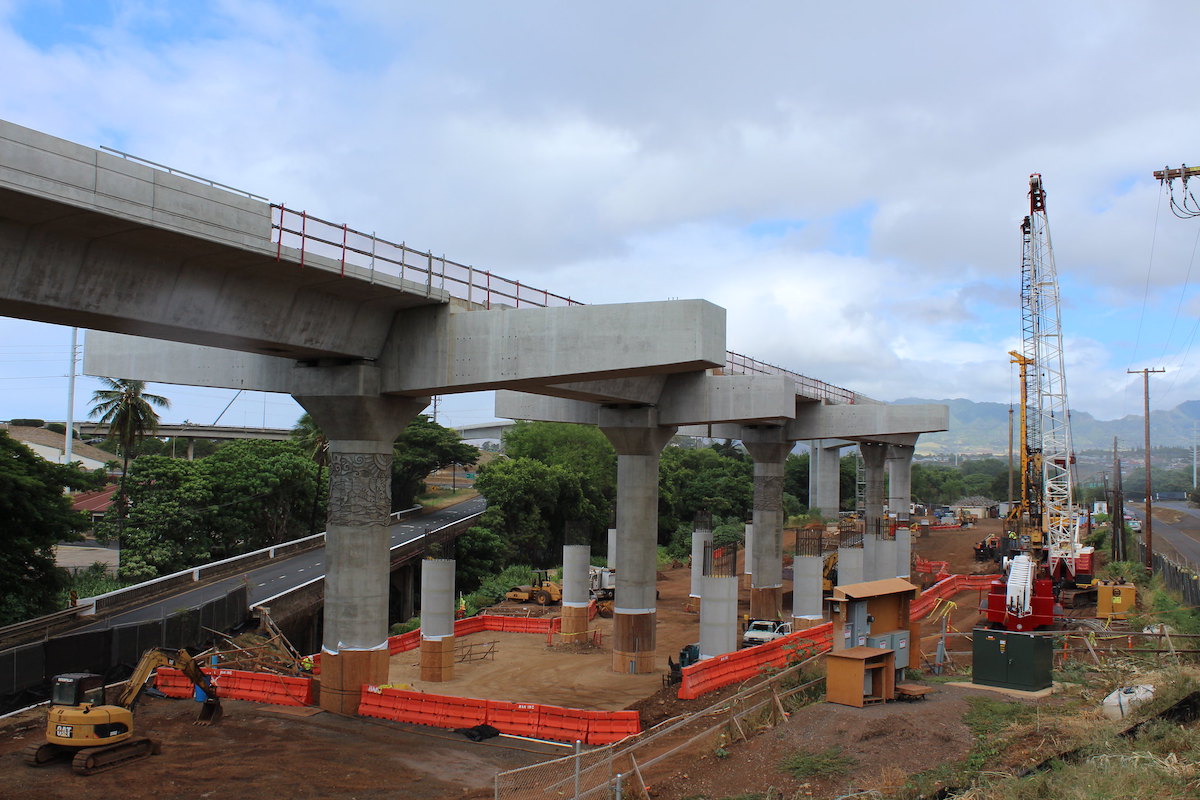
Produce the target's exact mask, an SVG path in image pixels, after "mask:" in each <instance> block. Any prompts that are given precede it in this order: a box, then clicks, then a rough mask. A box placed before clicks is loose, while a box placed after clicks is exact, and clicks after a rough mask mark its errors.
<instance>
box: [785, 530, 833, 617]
mask: <svg viewBox="0 0 1200 800" xmlns="http://www.w3.org/2000/svg"><path fill="white" fill-rule="evenodd" d="M824 555H825V549H824V531H821V530H817V531H801V532H800V533H799V534H798V535H797V539H796V550H795V556H794V558H793V559H792V630H794V631H799V630H803V629H805V628H811V627H812V626H814V625H820V624H821V622H822V619H823V614H824V603H823V600H824V594H823V591H822V589H823V586H822V584H823V583H824V575H823V573H824V571H825V569H824V568H825V557H824Z"/></svg>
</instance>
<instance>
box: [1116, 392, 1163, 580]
mask: <svg viewBox="0 0 1200 800" xmlns="http://www.w3.org/2000/svg"><path fill="white" fill-rule="evenodd" d="M1125 371H1126V372H1127V373H1129V374H1130V375H1133V374H1136V373H1139V372H1140V373H1141V374H1142V399H1143V405H1142V409H1143V414H1144V416H1145V421H1146V573H1147V574H1150V573H1153V572H1154V520H1153V519H1152V518H1151V516H1150V508H1151V502H1150V373H1152V372H1166V370H1165V369H1151V368H1146V369H1127V370H1125Z"/></svg>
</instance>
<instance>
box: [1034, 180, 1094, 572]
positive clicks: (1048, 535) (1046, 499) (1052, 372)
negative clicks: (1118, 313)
mask: <svg viewBox="0 0 1200 800" xmlns="http://www.w3.org/2000/svg"><path fill="white" fill-rule="evenodd" d="M1021 233H1022V240H1023V252H1022V263H1021V310H1022V323H1023V326H1022V327H1023V333H1024V356H1025V358H1026V359H1029V361H1030V364H1031V370H1032V374H1031V375H1030V380H1029V384H1030V385H1029V405H1030V406H1031V407H1030V409H1029V416H1030V425H1029V434H1028V435H1029V436H1030V437H1031V440H1030V441H1029V442H1028V443H1027V444H1028V445H1029V446H1030V447H1031V449H1033V450H1034V451H1035V452H1037V453H1038V454H1039V455H1040V459H1041V482H1042V486H1041V498H1042V502H1041V530H1042V535H1043V547H1044V548H1045V550H1046V552H1047V555H1048V564H1047V566H1048V567H1049V570H1050V575H1051V577H1053V578H1055V579H1056V580H1065V579H1070V580H1074V581H1078V580H1080V579H1083V580H1085V581H1090V580H1091V575H1092V556H1093V548H1091V547H1084V546H1083V545H1082V542H1081V540H1080V529H1079V516H1078V514H1077V513H1076V509H1075V500H1074V494H1073V487H1072V480H1071V473H1072V470H1071V465H1072V463H1073V462H1074V454H1073V451H1072V448H1071V419H1070V412H1069V411H1068V408H1069V407H1068V405H1067V376H1066V370H1065V368H1064V363H1063V362H1064V359H1063V336H1062V315H1061V312H1060V304H1059V294H1058V272H1057V270H1056V269H1055V266H1054V248H1053V247H1052V245H1051V243H1050V226H1049V224H1048V222H1047V219H1046V190H1045V188H1044V187H1043V186H1042V176H1041V175H1040V174H1037V173H1034V174H1033V175H1030V176H1029V216H1027V217H1026V218H1025V220H1024V222H1022V223H1021Z"/></svg>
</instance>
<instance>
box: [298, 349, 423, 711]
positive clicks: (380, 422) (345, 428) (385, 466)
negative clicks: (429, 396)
mask: <svg viewBox="0 0 1200 800" xmlns="http://www.w3.org/2000/svg"><path fill="white" fill-rule="evenodd" d="M346 369H348V370H354V369H356V370H357V372H358V373H365V376H366V377H367V378H371V377H373V373H372V372H371V371H372V370H373V369H374V368H369V367H368V368H346ZM344 374H345V373H344V372H343V373H342V375H344ZM375 380H376V381H377V380H378V379H377V377H375ZM296 401H297V402H298V403H300V405H301V406H303V407H304V408H305V409H306V410H307V411H308V412H309V413H310V414H311V415H312V417H313V420H314V421H315V422H316V424H317V425H318V427H320V428H321V430H322V432H323V433H324V434H325V436H326V438H327V439H328V440H329V516H328V521H327V525H326V537H325V607H324V636H323V641H322V645H321V651H322V656H321V707H322V708H325V709H327V710H329V711H336V712H338V713H354V711H355V710H356V709H357V707H358V696H359V692H360V687H361V686H362V685H363V684H364V683H371V684H380V683H387V676H388V650H387V623H388V588H389V578H388V571H389V564H390V560H389V554H388V547H389V536H388V525H389V522H390V520H389V515H390V513H391V500H392V491H391V479H392V446H393V442H394V441H395V439H396V436H398V435H399V433H400V431H402V430H403V429H404V427H405V426H406V425H407V424H408V423H409V421H410V420H412V419H413V417H415V416H416V415H417V414H418V413H419V412H420V411H421V409H423V408H424V407H425V406H426V405H427V404H428V401H427V400H426V399H423V398H422V399H419V400H415V399H412V398H406V397H392V396H379V395H374V396H372V395H351V396H345V395H342V396H332V395H297V396H296Z"/></svg>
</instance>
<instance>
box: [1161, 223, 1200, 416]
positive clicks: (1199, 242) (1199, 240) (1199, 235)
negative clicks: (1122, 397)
mask: <svg viewBox="0 0 1200 800" xmlns="http://www.w3.org/2000/svg"><path fill="white" fill-rule="evenodd" d="M1198 248H1200V229H1197V230H1196V241H1195V242H1193V243H1192V257H1191V258H1190V259H1188V271H1187V278H1185V279H1184V283H1183V289H1182V290H1181V291H1180V293H1179V305H1178V306H1177V307H1176V309H1175V318H1176V319H1178V318H1179V311H1180V309H1182V308H1183V299H1184V294H1185V293H1186V292H1187V287H1188V281H1189V280H1190V278H1191V275H1192V266H1193V265H1194V264H1195V263H1196V251H1197V249H1198ZM1198 328H1200V317H1197V318H1196V321H1195V322H1194V323H1193V324H1192V332H1191V333H1190V334H1188V338H1187V345H1186V346H1185V347H1184V349H1183V355H1182V356H1181V357H1180V358H1179V366H1178V367H1176V368H1175V371H1174V374H1173V375H1172V376H1171V383H1170V385H1169V386H1168V387H1167V391H1166V394H1167V395H1170V393H1171V392H1172V391H1173V390H1174V389H1175V382H1176V381H1178V380H1179V373H1181V372H1182V371H1183V365H1184V364H1186V363H1187V358H1188V355H1189V354H1190V353H1191V351H1192V344H1193V343H1194V342H1195V341H1196V331H1197V329H1198ZM1171 330H1172V332H1174V330H1175V323H1174V322H1172V323H1171ZM1167 341H1168V343H1169V342H1170V337H1169V336H1168V338H1167ZM1163 355H1164V356H1165V355H1166V346H1165V345H1164V346H1163Z"/></svg>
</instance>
